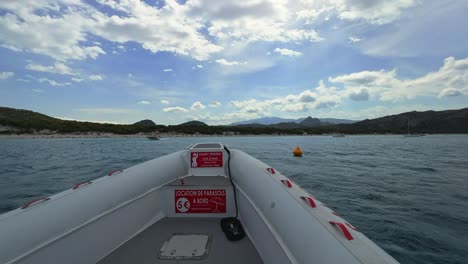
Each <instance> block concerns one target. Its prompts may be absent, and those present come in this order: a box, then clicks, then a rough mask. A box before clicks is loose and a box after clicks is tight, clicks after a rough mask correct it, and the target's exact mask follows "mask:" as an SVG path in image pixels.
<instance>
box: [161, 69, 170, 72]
mask: <svg viewBox="0 0 468 264" xmlns="http://www.w3.org/2000/svg"><path fill="white" fill-rule="evenodd" d="M171 71H172V69H164V70H163V72H171Z"/></svg>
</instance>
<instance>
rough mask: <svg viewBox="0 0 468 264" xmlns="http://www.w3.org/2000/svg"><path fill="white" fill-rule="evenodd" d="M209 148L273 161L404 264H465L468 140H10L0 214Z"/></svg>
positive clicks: (1, 170)
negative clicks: (217, 145)
mask: <svg viewBox="0 0 468 264" xmlns="http://www.w3.org/2000/svg"><path fill="white" fill-rule="evenodd" d="M206 141H220V142H223V143H226V144H228V145H229V146H230V147H231V148H237V149H240V150H243V151H245V152H247V153H249V154H251V155H252V156H254V157H256V158H258V159H260V160H262V161H263V162H265V163H267V164H270V165H271V166H272V167H274V168H276V169H277V170H279V171H281V172H282V173H283V174H284V175H286V176H288V177H290V178H291V179H293V180H294V181H295V182H297V183H298V184H300V185H301V186H302V187H304V188H305V189H307V190H308V191H309V192H310V193H312V194H314V195H315V196H317V197H318V198H319V199H320V200H321V201H323V202H324V203H326V204H327V205H328V206H329V207H331V208H333V209H334V210H336V211H337V212H339V213H340V215H342V216H343V217H344V218H345V219H347V220H348V221H349V222H350V223H352V224H353V225H354V226H356V227H357V228H358V229H360V231H362V232H363V233H365V234H366V235H367V236H368V237H369V238H371V239H372V240H373V241H375V242H376V243H377V244H379V245H380V246H381V247H383V248H384V249H385V250H386V251H387V252H389V253H390V254H391V255H392V256H393V257H395V258H396V259H397V260H399V261H400V262H401V263H468V135H437V136H426V137H419V138H405V137H402V136H349V137H345V138H333V137H328V136H313V137H222V138H174V139H164V140H160V141H150V140H146V139H5V140H0V213H3V212H6V211H9V210H12V209H15V208H17V207H19V206H21V205H23V204H24V203H26V202H27V201H29V200H31V199H33V198H36V197H43V196H48V195H51V194H54V193H56V192H59V191H62V190H65V189H68V188H70V187H71V186H73V185H74V184H75V183H77V182H81V181H85V180H91V179H95V178H98V177H101V176H104V175H106V174H107V173H108V172H109V171H112V170H115V169H121V168H126V167H129V166H132V165H135V164H138V163H141V162H143V161H146V160H149V159H153V158H155V157H159V156H162V155H165V154H169V153H171V152H174V151H178V150H181V149H183V148H185V147H186V146H187V145H189V144H191V143H195V142H206ZM296 145H299V146H301V148H302V149H303V151H304V157H303V158H293V157H292V155H291V152H292V150H293V148H294V147H295V146H296Z"/></svg>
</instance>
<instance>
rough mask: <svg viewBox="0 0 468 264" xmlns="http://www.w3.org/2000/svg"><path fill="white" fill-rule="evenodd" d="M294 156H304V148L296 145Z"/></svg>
mask: <svg viewBox="0 0 468 264" xmlns="http://www.w3.org/2000/svg"><path fill="white" fill-rule="evenodd" d="M293 154H294V157H302V150H301V148H300V147H299V146H296V148H295V149H294V151H293Z"/></svg>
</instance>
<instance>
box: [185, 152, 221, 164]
mask: <svg viewBox="0 0 468 264" xmlns="http://www.w3.org/2000/svg"><path fill="white" fill-rule="evenodd" d="M190 164H191V165H190V166H191V167H192V168H206V167H222V166H223V152H221V151H214V152H192V153H190Z"/></svg>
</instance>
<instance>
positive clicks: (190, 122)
mask: <svg viewBox="0 0 468 264" xmlns="http://www.w3.org/2000/svg"><path fill="white" fill-rule="evenodd" d="M178 126H208V125H207V124H205V123H203V122H201V121H195V120H194V121H188V122H185V123H182V124H179V125H178Z"/></svg>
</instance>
